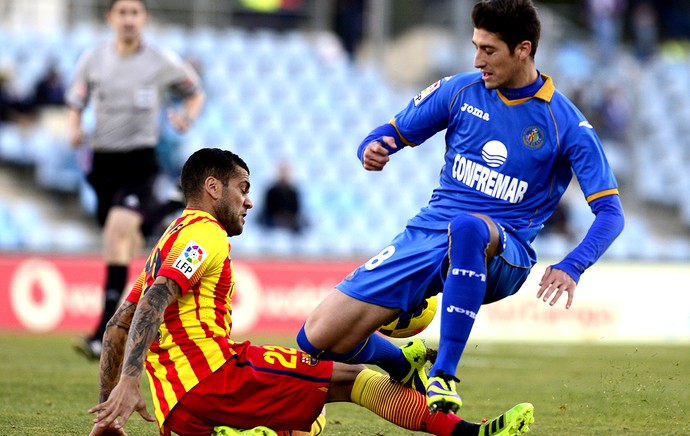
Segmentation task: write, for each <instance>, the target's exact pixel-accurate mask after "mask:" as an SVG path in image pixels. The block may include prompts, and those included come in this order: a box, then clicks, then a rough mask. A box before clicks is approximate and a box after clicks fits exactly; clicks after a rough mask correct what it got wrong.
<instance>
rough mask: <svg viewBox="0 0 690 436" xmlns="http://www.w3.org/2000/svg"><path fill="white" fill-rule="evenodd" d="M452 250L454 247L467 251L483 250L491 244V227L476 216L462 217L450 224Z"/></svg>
mask: <svg viewBox="0 0 690 436" xmlns="http://www.w3.org/2000/svg"><path fill="white" fill-rule="evenodd" d="M449 233H450V239H451V250H452V249H453V246H456V247H458V248H460V247H461V248H462V249H463V250H466V249H468V248H471V247H478V248H481V249H482V250H483V249H484V248H485V247H486V246H487V245H488V244H489V242H491V233H490V232H489V226H488V225H487V223H486V222H484V220H482V219H481V218H479V217H476V216H474V215H468V214H464V215H460V216H458V217H456V218H455V219H453V221H451V222H450V227H449Z"/></svg>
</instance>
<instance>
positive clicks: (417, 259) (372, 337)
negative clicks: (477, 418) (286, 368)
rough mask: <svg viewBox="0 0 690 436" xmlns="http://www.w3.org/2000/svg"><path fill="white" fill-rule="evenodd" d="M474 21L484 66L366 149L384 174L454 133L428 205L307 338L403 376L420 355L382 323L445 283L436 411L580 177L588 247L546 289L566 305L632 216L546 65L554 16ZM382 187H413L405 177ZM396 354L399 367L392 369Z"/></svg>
mask: <svg viewBox="0 0 690 436" xmlns="http://www.w3.org/2000/svg"><path fill="white" fill-rule="evenodd" d="M472 22H473V26H474V33H473V37H472V44H473V45H474V47H475V56H474V66H475V67H476V68H477V69H478V70H479V72H471V73H461V74H457V75H454V76H452V77H446V78H444V79H441V80H439V81H437V82H436V83H434V84H432V85H431V86H429V87H427V88H426V89H424V90H423V91H422V92H420V93H419V94H418V95H417V96H416V97H414V98H413V99H412V100H411V101H410V102H409V104H408V105H407V107H406V108H404V109H403V110H402V111H400V112H399V113H398V114H397V115H395V117H393V119H392V120H391V121H390V122H388V123H386V124H383V125H381V126H379V127H376V128H375V129H374V130H373V131H372V132H371V133H370V134H369V135H368V136H367V137H366V138H364V140H363V141H362V143H361V145H360V146H359V149H358V150H357V156H358V157H359V159H360V160H361V162H362V165H363V167H364V169H365V170H368V171H381V170H383V169H384V167H385V166H386V165H387V164H388V162H389V160H390V159H392V155H393V154H394V153H397V152H400V150H401V149H403V148H408V147H409V148H412V147H415V148H416V147H417V146H420V145H421V144H423V143H424V142H425V141H426V140H427V139H428V138H430V137H431V136H433V135H434V134H436V133H437V132H440V131H442V130H445V131H446V132H445V142H446V148H445V150H443V153H444V155H443V159H444V160H443V167H442V170H441V173H440V178H439V184H438V187H437V188H436V189H435V190H434V191H433V193H432V195H431V199H430V201H429V203H428V205H427V206H426V207H424V208H422V210H421V211H420V212H419V213H418V214H417V215H416V216H414V217H412V219H410V220H409V221H408V224H407V226H406V228H405V229H404V231H403V232H402V233H400V234H399V235H398V236H397V237H396V238H395V239H393V241H392V242H391V243H390V245H389V246H387V247H385V248H383V249H382V250H381V251H380V252H379V253H378V254H377V255H376V256H374V257H372V258H371V259H370V260H369V261H368V262H366V263H365V264H364V265H362V266H361V267H359V268H358V269H356V270H355V271H354V272H353V273H351V274H350V275H349V276H348V277H346V278H345V279H344V280H343V281H342V282H341V283H340V284H338V285H337V286H336V289H335V290H334V291H333V292H332V293H331V294H329V295H328V296H327V297H326V298H325V299H324V300H323V302H321V304H320V305H319V306H317V307H316V309H314V311H313V312H312V313H311V314H310V315H309V317H308V318H307V320H306V322H305V324H304V327H303V328H302V330H301V331H300V332H299V334H298V336H297V343H298V345H299V347H300V348H301V349H303V350H305V351H308V352H310V353H311V354H312V355H314V356H317V357H320V358H322V359H333V360H337V361H343V362H350V363H371V364H377V365H379V366H380V367H382V368H384V369H386V370H387V371H388V372H389V374H390V375H391V377H392V378H394V379H399V378H400V377H401V376H403V375H404V374H405V372H406V371H408V370H409V369H408V368H409V364H408V363H407V362H406V359H404V356H401V355H400V353H399V350H398V349H397V347H395V346H394V345H393V344H391V343H390V342H389V341H387V340H386V339H385V338H383V337H382V336H380V335H377V334H373V333H374V332H375V331H376V330H377V329H378V328H379V327H380V326H382V325H385V324H387V323H388V322H390V321H391V320H392V319H394V318H395V317H396V316H398V315H399V313H400V312H401V311H405V312H413V311H414V309H415V308H416V307H417V306H419V305H420V304H421V303H422V302H423V301H424V299H425V298H427V297H429V296H430V295H435V294H439V293H443V297H442V303H441V305H440V307H439V312H440V314H441V315H440V316H441V331H440V342H439V350H438V357H437V359H436V361H435V363H434V364H433V367H432V368H431V370H430V373H429V378H428V381H427V382H426V395H427V404H428V406H429V408H430V410H432V411H442V412H455V411H457V410H458V408H459V407H460V406H461V405H462V401H461V399H460V396H459V395H458V393H457V391H456V382H457V381H459V380H458V379H457V377H456V371H457V366H458V363H459V360H460V357H461V355H462V353H463V351H464V348H465V345H466V344H467V340H468V338H469V336H470V332H471V330H472V326H473V324H474V321H475V318H476V317H477V316H478V314H479V312H480V308H481V306H482V305H483V304H489V303H493V302H495V301H498V300H501V299H503V298H506V297H508V296H510V295H512V294H514V293H515V292H517V291H518V289H520V287H521V286H522V284H523V283H524V281H525V279H526V278H527V276H528V274H529V272H530V269H531V268H532V267H533V266H534V265H535V263H536V261H537V256H536V253H535V251H534V249H533V248H532V245H531V243H532V241H533V240H534V239H535V238H536V236H537V234H538V233H539V231H540V230H541V229H542V227H543V223H544V222H545V221H546V220H547V219H548V218H549V216H550V215H551V214H552V213H553V211H554V210H555V208H556V205H557V204H558V202H559V200H560V198H561V196H562V195H563V193H564V192H565V190H566V188H567V187H568V185H569V183H570V181H571V179H572V176H573V174H575V176H576V177H577V179H578V181H579V184H580V187H581V189H582V192H583V196H584V198H585V200H586V201H587V203H588V204H589V207H590V208H591V210H592V213H593V214H594V216H595V217H594V221H593V223H592V224H591V227H590V229H589V231H588V232H587V234H586V235H585V237H584V239H583V240H582V241H581V243H580V244H579V245H578V246H577V247H576V248H574V249H573V250H572V251H571V252H570V253H567V254H566V255H565V257H564V258H563V259H562V260H561V261H560V262H558V263H556V264H554V265H551V266H549V267H548V268H546V271H545V273H544V275H543V277H542V279H541V282H540V287H539V289H538V290H537V297H538V298H541V299H542V300H543V301H544V302H548V303H549V304H550V305H552V306H553V305H554V304H556V303H557V302H558V301H559V299H560V298H561V296H563V295H567V301H566V303H565V306H566V308H567V309H569V308H570V307H571V305H572V303H573V297H574V295H575V289H576V287H577V283H578V280H579V278H580V275H581V274H582V273H583V272H584V271H585V269H587V268H588V267H590V266H591V265H592V264H594V263H595V262H596V261H597V259H599V257H600V256H601V255H602V254H603V253H604V252H605V251H606V249H607V248H608V247H609V246H610V244H611V243H612V242H613V241H614V240H615V239H616V237H617V236H618V235H619V234H620V232H621V231H622V229H623V225H624V216H623V210H622V206H621V202H620V199H619V195H618V184H617V182H616V179H615V177H614V175H613V173H612V171H611V168H610V167H609V164H608V162H607V159H606V156H605V154H604V151H603V149H602V145H601V142H600V141H599V138H598V137H597V135H596V133H595V131H594V129H593V127H592V125H590V123H589V122H588V121H587V120H586V119H585V117H584V116H583V115H582V113H581V112H580V111H579V110H578V109H577V108H576V107H575V106H574V105H573V104H572V103H571V102H570V101H569V100H568V99H567V98H566V97H565V96H564V95H563V94H561V93H560V92H559V91H557V90H556V88H555V85H554V82H553V80H552V79H551V77H549V76H548V75H546V74H543V73H541V72H540V71H538V70H537V67H536V65H535V54H536V52H537V45H538V42H539V36H540V27H541V26H540V21H539V17H538V14H537V10H536V8H535V7H534V5H533V4H532V1H531V0H482V1H480V2H478V3H477V4H476V5H475V6H474V8H473V11H472ZM420 148H422V147H420ZM414 151H415V152H423V151H420V150H414ZM427 152H429V150H427ZM393 159H394V158H393ZM372 189H396V190H400V191H401V194H400V195H405V192H404V181H401V184H400V185H399V186H372ZM343 326H347V329H344V328H343ZM396 359H397V361H398V362H399V369H397V370H394V371H393V372H391V371H390V370H389V369H387V368H390V367H391V366H394V365H391V360H396Z"/></svg>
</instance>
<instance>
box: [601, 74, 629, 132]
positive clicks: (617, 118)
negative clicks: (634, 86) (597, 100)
mask: <svg viewBox="0 0 690 436" xmlns="http://www.w3.org/2000/svg"><path fill="white" fill-rule="evenodd" d="M631 112H632V109H631V107H630V104H629V102H628V100H627V98H626V96H625V93H624V92H623V89H621V88H620V87H618V86H616V85H609V86H607V87H605V88H604V92H603V93H602V100H601V104H600V107H599V113H600V120H601V125H600V126H598V129H600V136H601V137H602V138H605V139H613V140H616V141H620V142H625V141H626V139H627V138H626V135H627V131H628V127H629V125H630V119H631V117H632V113H631Z"/></svg>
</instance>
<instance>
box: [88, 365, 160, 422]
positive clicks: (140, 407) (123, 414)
mask: <svg viewBox="0 0 690 436" xmlns="http://www.w3.org/2000/svg"><path fill="white" fill-rule="evenodd" d="M135 410H136V411H137V413H139V415H141V417H142V418H144V419H145V420H146V421H150V422H154V421H155V418H153V417H152V416H151V415H150V414H149V411H148V410H147V409H146V402H145V401H144V398H143V397H142V396H141V392H140V391H139V383H138V379H137V378H135V377H128V376H124V375H123V376H122V377H121V378H120V382H119V383H118V384H117V386H115V388H114V389H113V391H112V392H111V393H110V396H109V397H108V399H107V400H106V401H105V402H103V403H101V404H98V405H96V406H94V407H92V408H91V409H89V413H97V415H96V417H95V418H94V419H93V423H94V424H95V427H100V428H102V429H106V428H109V427H110V428H112V429H113V430H118V429H122V428H123V427H124V426H125V424H126V423H127V420H128V419H129V417H130V416H131V415H132V413H133V412H134V411H135ZM118 417H119V418H120V420H118V419H117V418H118Z"/></svg>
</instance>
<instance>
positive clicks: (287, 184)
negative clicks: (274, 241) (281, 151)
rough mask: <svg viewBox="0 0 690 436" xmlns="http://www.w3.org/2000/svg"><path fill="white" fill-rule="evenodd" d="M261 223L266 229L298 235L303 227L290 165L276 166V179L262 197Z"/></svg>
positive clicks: (298, 198)
mask: <svg viewBox="0 0 690 436" xmlns="http://www.w3.org/2000/svg"><path fill="white" fill-rule="evenodd" d="M261 223H262V224H263V225H264V226H265V227H268V228H282V229H287V230H290V231H293V232H295V233H299V232H300V231H302V229H303V227H304V222H303V219H302V214H301V203H300V194H299V191H298V190H297V187H296V186H295V184H294V183H293V181H292V169H291V167H290V164H289V163H287V162H285V161H283V162H281V163H279V164H278V167H277V174H276V179H275V180H274V182H273V183H272V184H271V186H269V188H268V190H267V191H266V195H265V196H264V209H263V211H262V213H261Z"/></svg>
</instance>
